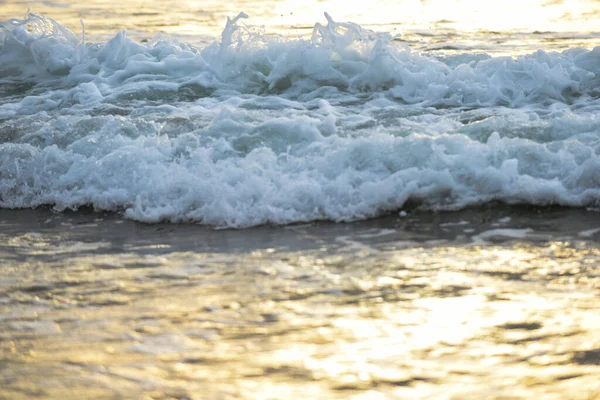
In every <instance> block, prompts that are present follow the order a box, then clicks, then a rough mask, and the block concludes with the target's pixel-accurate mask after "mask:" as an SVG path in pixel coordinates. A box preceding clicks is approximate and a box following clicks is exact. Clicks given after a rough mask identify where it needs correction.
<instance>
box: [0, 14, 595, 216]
mask: <svg viewBox="0 0 600 400" xmlns="http://www.w3.org/2000/svg"><path fill="white" fill-rule="evenodd" d="M246 17H247V15H246V14H244V13H240V14H239V15H238V16H237V17H235V18H229V19H227V23H226V26H225V28H224V30H223V32H222V34H221V38H220V39H219V40H214V41H213V42H212V43H210V44H206V45H193V44H190V43H186V42H185V41H181V40H177V39H173V38H171V39H166V38H160V37H159V38H156V39H155V40H152V41H146V42H138V41H136V40H133V39H132V38H130V37H129V36H128V34H127V33H126V32H125V31H119V32H117V33H116V34H115V35H114V36H113V37H112V38H110V39H109V40H107V41H100V42H89V41H87V40H86V37H85V30H82V31H81V33H74V32H73V31H72V30H71V29H69V28H67V27H65V26H64V25H61V24H60V23H59V22H57V21H55V20H54V19H52V18H50V17H47V16H44V15H41V14H35V13H30V14H28V15H27V17H26V18H24V19H19V18H13V19H9V20H7V21H4V22H2V23H1V27H2V31H1V33H0V43H1V48H0V82H1V89H0V90H1V94H0V207H3V208H30V207H37V206H42V205H48V206H52V207H53V208H54V209H56V210H59V211H60V210H66V209H77V208H79V207H82V206H91V207H93V208H94V209H96V210H106V211H117V212H122V213H123V214H124V215H125V216H126V217H128V218H131V219H134V220H137V221H143V222H159V221H170V222H199V223H202V224H208V225H213V226H218V227H249V226H253V225H260V224H265V223H274V224H288V223H297V222H302V221H314V220H333V221H353V220H360V219H365V218H370V217H375V216H378V215H382V214H385V213H389V212H396V211H399V210H402V209H403V208H406V207H410V208H414V207H419V208H421V209H429V210H448V209H461V208H464V207H467V206H472V205H478V204H485V203H488V202H495V201H500V202H504V203H508V204H529V205H562V206H572V207H586V208H595V207H597V206H598V204H599V199H600V181H599V179H600V178H598V177H599V176H600V157H599V155H598V153H599V151H600V147H599V146H600V136H599V133H600V117H599V116H598V111H599V110H600V47H596V48H593V49H591V50H589V49H584V48H570V49H566V50H563V51H560V52H555V51H552V52H547V51H543V50H537V51H533V52H530V53H528V54H523V55H519V56H494V55H488V54H484V53H480V52H456V51H453V52H450V53H444V52H439V53H436V52H434V53H428V52H421V51H414V50H412V49H411V47H410V46H409V45H408V44H406V43H404V42H402V41H400V40H398V35H396V34H394V35H393V34H391V33H387V32H375V31H373V30H370V29H366V28H363V27H361V26H359V25H357V24H355V23H351V22H337V21H335V20H334V19H333V18H332V17H331V16H329V15H328V14H326V22H324V23H317V24H315V25H314V28H313V31H312V35H311V36H310V37H307V38H289V37H285V36H281V35H268V34H266V33H265V32H264V31H263V30H261V29H259V28H258V27H255V26H252V25H247V24H245V23H243V21H244V19H245V18H246ZM400 37H401V36H400Z"/></svg>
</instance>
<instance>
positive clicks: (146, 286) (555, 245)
mask: <svg viewBox="0 0 600 400" xmlns="http://www.w3.org/2000/svg"><path fill="white" fill-rule="evenodd" d="M0 224H1V226H2V233H0V254H1V259H2V265H1V266H0V271H1V274H0V316H1V318H2V329H1V333H0V335H1V337H0V339H1V340H0V349H1V354H2V363H1V365H2V368H1V369H0V372H1V374H0V384H1V386H2V387H3V396H4V397H6V398H36V397H42V398H67V399H69V398H73V399H75V398H81V397H82V396H83V397H89V398H91V397H93V398H179V399H184V398H194V399H227V398H248V399H281V398H298V397H307V398H322V399H330V398H340V399H345V398H365V399H371V398H374V399H377V398H403V399H404V398H423V399H425V398H427V399H432V398H436V399H451V398H452V399H469V398H472V399H482V398H498V399H500V398H502V399H507V398H510V399H521V398H523V399H527V398H532V397H535V396H539V397H542V398H545V399H567V398H568V399H593V398H596V397H597V396H598V395H599V394H600V379H599V378H600V339H599V338H600V335H599V333H600V313H598V300H599V293H600V292H599V290H600V269H599V267H598V265H600V250H599V249H598V237H599V236H598V235H599V233H598V232H599V229H598V227H599V226H600V217H598V214H597V213H590V212H585V211H578V210H569V209H541V210H540V209H532V208H517V209H514V208H513V209H510V208H506V207H491V208H485V209H479V210H477V211H473V210H467V211H463V212H457V213H442V214H431V213H418V212H415V213H410V214H408V215H406V216H404V217H397V216H396V217H388V218H385V219H377V220H371V221H366V222H361V223H354V224H331V223H318V224H309V225H292V226H289V227H287V228H270V227H263V228H253V229H250V230H243V231H234V230H225V231H214V230H210V229H207V228H203V227H200V226H192V225H142V224H137V223H133V222H129V221H124V220H122V219H120V218H118V217H116V216H114V215H105V214H97V213H89V212H84V213H82V212H79V213H67V214H55V213H50V212H47V211H43V210H40V211H19V212H16V211H0ZM594 396H596V397H594Z"/></svg>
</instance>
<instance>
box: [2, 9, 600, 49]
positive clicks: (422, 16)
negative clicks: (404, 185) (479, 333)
mask: <svg viewBox="0 0 600 400" xmlns="http://www.w3.org/2000/svg"><path fill="white" fill-rule="evenodd" d="M32 11H33V12H39V13H43V14H46V15H48V16H51V17H53V18H55V19H56V20H58V21H59V22H61V23H63V24H65V25H67V26H69V27H70V28H71V29H73V30H74V31H77V32H78V31H79V30H80V22H79V21H80V19H82V20H83V21H84V22H85V23H86V34H87V36H88V38H90V39H91V40H106V39H108V38H109V37H111V36H113V35H114V34H115V33H116V32H117V31H118V30H119V29H127V30H128V31H129V35H130V36H132V37H134V38H135V39H137V40H144V41H146V40H150V39H152V38H153V37H154V35H155V34H167V35H174V36H175V37H179V38H181V39H184V40H186V41H188V42H192V43H196V42H198V43H202V44H208V43H210V42H212V41H213V40H215V39H218V38H219V35H220V33H221V31H222V29H223V28H224V26H225V21H226V18H227V17H234V16H236V15H237V14H238V13H239V12H241V11H243V12H245V13H246V14H248V15H249V17H250V18H249V19H248V20H247V21H245V23H246V24H247V25H250V26H255V27H262V28H264V31H265V32H266V33H268V34H279V35H284V36H287V37H290V38H296V37H298V36H299V37H302V38H305V39H308V38H310V33H311V32H312V29H313V26H314V24H315V23H317V22H320V23H324V22H325V19H324V17H323V13H325V12H328V13H329V14H330V15H331V16H332V17H333V18H334V19H335V20H337V21H351V22H355V23H357V24H360V25H362V26H364V27H367V28H370V29H374V30H376V31H380V32H389V33H391V34H392V36H397V35H399V34H400V35H401V36H397V38H400V39H399V40H402V41H404V42H406V43H407V44H409V45H410V46H411V47H413V48H414V49H416V50H425V51H456V50H478V51H483V52H488V53H495V54H519V53H523V52H531V51H533V50H536V49H539V48H544V49H557V50H562V49H566V48H570V47H577V46H586V47H594V46H596V45H598V43H599V42H598V40H599V37H598V21H599V20H600V3H599V2H593V1H587V0H568V1H551V2H549V1H547V0H507V1H503V2H490V1H477V0H453V1H445V0H428V1H424V0H405V1H391V0H378V1H375V2H355V3H352V6H348V2H347V1H341V0H324V1H322V0H308V1H303V2H297V1H291V0H270V1H260V2H259V1H254V0H246V1H233V2H222V1H212V0H211V1H198V0H187V1H183V2H175V3H173V2H166V1H164V0H154V1H152V2H147V1H134V2H127V3H122V2H121V3H118V2H115V1H110V0H94V1H93V2H91V3H90V2H85V3H81V2H74V1H72V0H67V1H62V2H60V3H55V2H48V3H38V4H35V6H33V7H32ZM25 12H26V7H25V6H24V4H23V3H21V2H18V1H14V0H9V1H8V2H6V3H5V4H3V6H2V10H0V20H5V19H8V18H11V17H20V16H22V15H24V14H25Z"/></svg>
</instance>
